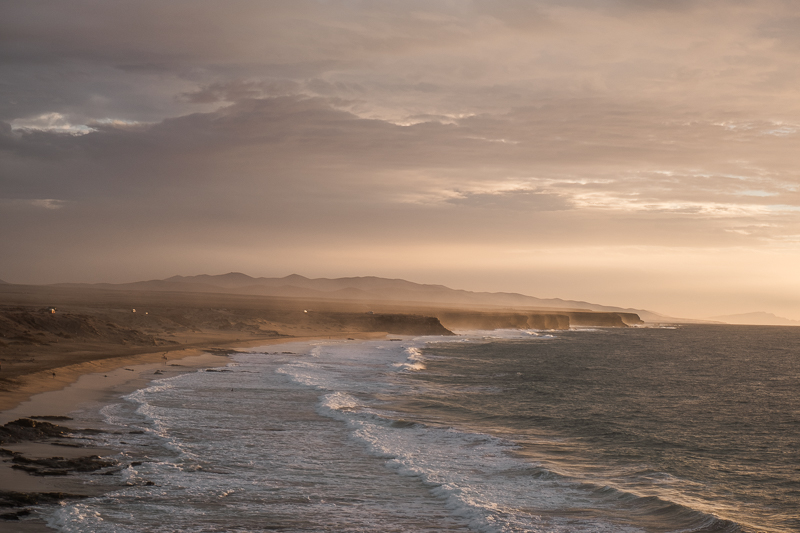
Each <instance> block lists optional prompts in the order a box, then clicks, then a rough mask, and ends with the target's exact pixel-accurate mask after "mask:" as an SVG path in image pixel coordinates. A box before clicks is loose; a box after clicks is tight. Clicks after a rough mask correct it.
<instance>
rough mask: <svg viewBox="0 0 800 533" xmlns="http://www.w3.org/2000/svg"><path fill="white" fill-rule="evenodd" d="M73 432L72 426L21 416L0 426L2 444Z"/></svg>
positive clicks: (0, 441)
mask: <svg viewBox="0 0 800 533" xmlns="http://www.w3.org/2000/svg"><path fill="white" fill-rule="evenodd" d="M71 432H72V430H71V429H70V428H67V427H64V426H58V425H56V424H51V423H50V422H43V421H41V420H31V419H30V418H20V419H19V420H14V421H13V422H9V423H7V424H6V425H4V426H2V427H0V444H11V443H15V442H23V441H37V440H43V439H47V438H50V437H61V436H63V435H65V434H66V433H71Z"/></svg>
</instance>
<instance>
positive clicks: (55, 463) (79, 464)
mask: <svg viewBox="0 0 800 533" xmlns="http://www.w3.org/2000/svg"><path fill="white" fill-rule="evenodd" d="M11 462H12V463H14V465H13V466H12V467H11V468H15V469H17V470H23V471H25V472H27V473H29V474H32V475H34V476H66V475H67V474H69V473H72V472H95V471H97V470H101V469H103V468H108V467H110V466H116V465H117V462H116V461H109V460H106V459H103V458H101V457H99V456H97V455H92V456H89V457H76V458H74V459H65V458H63V457H50V458H49V459H28V458H27V457H24V456H23V455H21V454H14V458H13V459H12V460H11Z"/></svg>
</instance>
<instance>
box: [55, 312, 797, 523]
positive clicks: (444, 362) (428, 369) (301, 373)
mask: <svg viewBox="0 0 800 533" xmlns="http://www.w3.org/2000/svg"><path fill="white" fill-rule="evenodd" d="M81 416H86V417H89V416H90V415H89V414H84V415H82V414H81V413H77V414H76V417H77V419H78V420H79V421H80V420H81V418H80V417H81ZM102 417H103V423H104V424H105V425H106V427H107V428H109V429H110V431H109V432H108V433H106V434H105V435H104V436H102V437H101V438H103V439H105V441H106V443H107V444H109V445H113V446H117V447H119V448H120V449H124V450H126V452H125V453H123V454H122V455H121V456H120V460H121V461H123V462H124V463H125V464H128V465H131V466H129V467H127V468H125V469H123V470H122V471H121V472H119V473H118V474H115V475H116V476H120V488H119V489H118V490H115V491H112V492H110V493H108V494H106V495H104V496H102V497H98V498H92V499H87V500H81V501H71V502H68V503H66V504H64V505H62V506H59V507H55V508H50V509H43V511H42V512H43V514H44V515H45V517H46V519H47V521H48V524H49V525H50V526H51V527H53V528H55V529H56V530H59V531H64V532H139V531H148V532H172V531H186V532H222V531H232V532H233V531H235V532H250V531H298V532H301V531H302V532H312V531H343V532H361V531H387V532H394V531H397V532H399V531H420V532H426V531H430V532H433V531H464V532H467V531H476V532H522V531H532V532H564V533H566V532H571V533H572V532H625V533H628V532H630V533H633V532H712V531H713V532H757V531H764V532H790V531H794V532H797V531H800V328H788V327H757V326H713V325H702V326H701V325H696V326H695V325H690V326H680V327H674V328H626V329H573V330H569V331H554V332H542V331H492V332H467V333H464V334H462V335H459V336H457V337H422V338H409V337H402V338H397V339H386V340H379V341H363V342H362V341H336V340H331V341H317V342H311V343H294V344H285V345H279V346H277V347H276V346H270V347H264V348H261V349H253V350H251V352H250V353H239V354H236V355H234V356H233V361H232V362H231V363H230V364H228V365H227V366H226V367H224V368H215V369H206V370H203V371H199V372H194V373H189V374H183V375H180V376H177V377H172V378H168V379H161V380H156V381H153V382H152V383H151V384H150V386H148V387H147V388H144V389H141V390H138V391H136V392H134V393H132V394H130V395H128V396H126V397H125V398H122V399H120V400H119V401H118V402H114V403H112V404H110V405H107V406H106V407H104V408H103V410H102Z"/></svg>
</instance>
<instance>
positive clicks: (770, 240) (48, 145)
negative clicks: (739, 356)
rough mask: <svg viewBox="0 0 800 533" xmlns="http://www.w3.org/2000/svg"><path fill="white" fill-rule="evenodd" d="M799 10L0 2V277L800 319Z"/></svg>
mask: <svg viewBox="0 0 800 533" xmlns="http://www.w3.org/2000/svg"><path fill="white" fill-rule="evenodd" d="M799 60H800V12H798V10H797V5H796V3H795V2H793V1H777V0H757V1H747V0H724V1H702V0H699V1H683V0H672V1H670V2H665V1H657V0H560V1H550V0H526V1H521V0H491V1H489V0H487V1H477V0H425V1H416V0H404V1H391V0H386V1H357V0H287V1H270V2H265V1H261V0H259V1H253V0H226V1H225V2H211V1H206V0H191V1H190V0H167V1H164V0H137V1H127V0H121V1H115V2H107V1H105V0H69V1H63V0H26V1H24V2H11V1H6V2H2V3H0V279H2V280H4V281H7V282H11V283H27V284H45V283H58V282H112V283H116V282H129V281H138V280H145V279H160V278H166V277H169V276H172V275H176V274H180V275H194V274H201V273H208V274H221V273H226V272H230V271H240V272H244V273H247V274H250V275H252V276H269V277H272V276H285V275H288V274H292V273H297V274H301V275H305V276H308V277H343V276H364V275H374V276H382V277H391V278H404V279H408V280H411V281H416V282H420V283H440V284H444V285H447V286H450V287H453V288H461V289H467V290H481V291H508V292H521V293H524V294H529V295H532V296H538V297H559V298H565V299H578V300H586V301H591V302H595V303H602V304H607V305H617V306H622V307H633V308H640V309H649V310H653V311H657V312H661V313H665V314H668V315H671V316H679V317H686V318H705V317H710V316H715V315H722V314H733V313H745V312H753V311H766V312H772V313H775V314H777V315H779V316H784V317H787V318H792V319H800V268H799V267H800V171H799V170H798V164H800V143H799V141H800V68H798V61H799Z"/></svg>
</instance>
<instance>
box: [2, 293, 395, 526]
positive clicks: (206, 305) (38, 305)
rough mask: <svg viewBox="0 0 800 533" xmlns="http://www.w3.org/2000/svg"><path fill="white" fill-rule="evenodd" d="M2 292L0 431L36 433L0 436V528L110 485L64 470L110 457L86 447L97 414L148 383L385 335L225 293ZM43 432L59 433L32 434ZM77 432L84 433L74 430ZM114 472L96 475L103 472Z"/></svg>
mask: <svg viewBox="0 0 800 533" xmlns="http://www.w3.org/2000/svg"><path fill="white" fill-rule="evenodd" d="M2 289H3V292H2V297H3V300H2V305H0V334H2V337H0V426H2V425H5V424H8V423H12V424H13V422H14V421H15V420H20V419H23V420H28V421H31V420H33V421H34V423H35V424H36V425H37V428H27V427H26V428H23V430H24V431H22V433H21V434H17V435H8V434H5V435H4V438H5V441H4V442H3V443H2V444H0V448H1V449H3V450H5V451H4V452H2V453H3V454H4V455H3V456H2V462H0V474H1V475H0V493H2V494H3V495H4V499H3V508H2V509H0V515H4V514H5V515H8V516H6V518H10V519H12V520H0V531H4V530H8V531H20V530H21V529H20V528H23V527H24V528H28V529H26V530H32V529H30V528H34V527H39V528H40V529H41V528H42V527H44V526H43V524H42V523H41V522H38V521H37V520H34V519H32V518H31V516H32V515H27V514H25V513H27V512H28V511H27V510H28V509H30V508H31V506H30V504H32V503H36V502H39V501H42V502H51V501H52V502H54V501H60V500H61V499H63V497H66V498H67V499H68V498H69V497H70V496H67V495H71V496H72V497H85V496H90V495H97V494H102V493H103V492H105V491H106V490H110V489H113V488H115V486H116V485H115V483H117V482H116V481H114V476H113V475H109V476H99V475H93V476H90V477H89V478H88V479H89V481H90V482H89V483H87V476H86V474H85V473H84V474H80V473H77V472H75V470H76V466H75V465H76V463H79V462H80V460H81V459H82V458H83V459H85V458H89V457H92V456H99V457H104V456H113V455H117V454H118V453H119V452H120V450H118V449H105V448H103V447H98V446H97V445H96V441H97V439H96V438H95V437H93V435H92V432H102V431H104V430H105V429H107V428H106V427H105V426H104V423H103V417H102V416H101V415H100V413H99V410H100V409H101V408H102V407H103V406H104V405H106V404H108V403H109V402H111V401H114V400H117V399H118V398H120V397H121V396H124V395H126V394H129V393H131V392H132V391H135V390H138V389H141V388H143V387H146V386H147V385H148V383H150V381H152V380H153V379H158V378H169V377H174V376H177V375H180V374H182V373H186V372H195V371H197V370H198V369H202V368H209V367H218V366H224V365H225V364H227V363H228V362H229V357H228V354H229V353H232V352H234V351H236V350H246V349H247V348H248V347H253V346H270V345H274V344H280V343H285V342H298V341H304V340H305V341H308V340H311V339H337V338H342V339H346V338H351V339H368V338H375V337H385V336H386V334H387V333H386V332H385V331H365V330H369V329H370V327H369V326H370V325H369V324H367V326H366V327H365V325H364V324H358V323H356V324H354V325H355V327H348V326H352V325H353V320H352V310H350V309H345V311H350V313H351V315H346V317H348V318H349V319H350V320H349V322H348V321H347V320H342V319H341V315H336V316H335V318H337V319H338V320H332V319H331V314H327V315H323V314H322V313H316V314H314V313H312V314H311V315H310V316H309V313H308V312H307V309H305V307H309V302H299V303H298V302H291V301H290V302H277V303H276V302H274V301H272V302H267V303H266V304H265V302H264V301H263V299H248V298H235V297H228V296H226V295H201V296H198V295H187V294H169V295H162V294H119V293H116V292H110V291H109V292H104V291H85V290H78V291H76V290H56V289H52V288H47V289H41V288H36V287H21V288H20V287H16V286H3V287H2ZM312 305H313V304H312ZM315 307H317V308H319V307H320V306H319V305H317V306H315ZM361 315H363V313H361ZM356 318H360V316H356ZM369 318H372V315H370V317H369ZM400 327H404V326H403V325H402V324H400ZM75 411H80V412H82V413H83V415H82V416H83V419H82V420H80V421H76V420H70V418H71V417H70V416H69V415H70V414H71V413H74V412H75ZM32 417H33V418H32ZM29 423H30V422H29ZM47 424H54V425H55V426H56V427H59V428H64V429H63V431H62V430H55V429H53V432H52V434H45V435H42V434H37V433H36V431H37V430H38V428H42V427H45V428H47V427H49V426H47ZM14 428H15V429H17V430H19V429H20V427H19V426H14ZM51 429H52V428H51ZM87 429H88V430H90V431H89V432H88V433H87V432H86V431H82V430H87ZM26 432H27V433H26ZM70 434H71V436H70ZM54 457H63V458H64V459H65V460H66V463H63V464H60V466H61V467H62V468H57V469H56V470H57V472H50V473H49V475H42V470H47V468H46V467H43V466H42V465H41V464H39V463H42V461H45V462H46V460H48V459H51V458H54ZM30 461H33V462H30ZM37 461H38V462H39V463H37ZM26 465H28V466H26ZM84 466H85V465H84ZM95 466H98V465H95ZM119 466H121V465H114V466H108V467H102V468H98V469H97V471H98V472H103V471H114V469H115V468H118V467H119ZM12 467H15V468H12ZM24 468H27V469H28V470H29V471H28V472H26V471H25V470H24ZM50 470H53V469H50ZM98 480H99V481H98ZM20 512H22V514H21V515H20V516H18V517H17V516H16V515H17V513H20ZM14 518H21V519H22V520H13V519H14ZM37 524H38V525H37ZM9 527H10V529H9Z"/></svg>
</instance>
